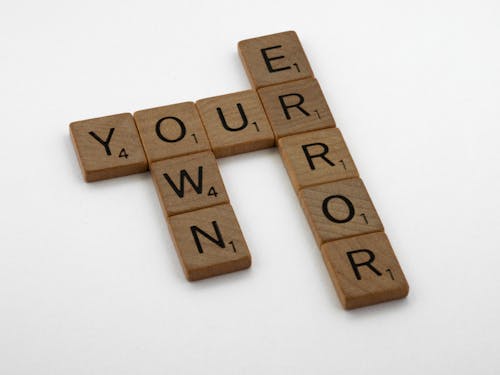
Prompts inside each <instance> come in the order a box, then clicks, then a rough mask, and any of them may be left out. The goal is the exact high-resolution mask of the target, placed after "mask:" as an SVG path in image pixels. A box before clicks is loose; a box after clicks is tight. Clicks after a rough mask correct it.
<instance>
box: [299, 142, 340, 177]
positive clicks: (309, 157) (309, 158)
mask: <svg viewBox="0 0 500 375" xmlns="http://www.w3.org/2000/svg"><path fill="white" fill-rule="evenodd" d="M313 146H320V147H321V148H322V149H323V150H322V151H321V152H320V153H319V154H314V155H311V154H310V153H309V147H313ZM302 150H303V151H304V154H305V155H306V159H307V162H308V163H309V168H311V169H312V170H313V171H314V170H315V169H316V167H315V166H314V163H313V159H314V158H321V159H323V160H324V161H326V163H327V164H328V165H331V166H332V167H334V166H335V164H333V162H332V161H331V160H330V159H328V158H327V157H326V156H325V155H326V154H328V151H329V148H328V146H327V145H326V144H324V143H320V142H318V143H310V144H308V145H302Z"/></svg>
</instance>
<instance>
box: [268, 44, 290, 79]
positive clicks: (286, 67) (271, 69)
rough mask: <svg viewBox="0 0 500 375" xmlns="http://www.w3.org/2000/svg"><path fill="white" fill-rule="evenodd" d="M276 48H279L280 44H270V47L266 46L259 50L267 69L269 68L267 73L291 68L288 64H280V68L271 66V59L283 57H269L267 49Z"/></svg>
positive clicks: (281, 57) (282, 57)
mask: <svg viewBox="0 0 500 375" xmlns="http://www.w3.org/2000/svg"><path fill="white" fill-rule="evenodd" d="M276 48H281V45H279V46H272V47H267V48H262V49H261V50H260V52H261V53H262V57H263V58H264V61H265V63H266V66H267V70H269V73H274V72H280V71H282V70H288V69H292V68H291V67H290V66H282V67H281V68H273V66H272V65H271V61H272V60H280V59H284V58H285V56H274V57H269V56H268V55H267V51H268V50H270V49H276Z"/></svg>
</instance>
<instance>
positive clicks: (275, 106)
mask: <svg viewBox="0 0 500 375" xmlns="http://www.w3.org/2000/svg"><path fill="white" fill-rule="evenodd" d="M258 94H259V96H260V99H261V100H262V105H263V106H264V110H265V111H266V114H267V118H268V119H269V123H270V124H271V127H272V128H273V130H274V134H275V135H276V139H279V138H282V137H286V136H289V135H293V134H298V133H306V132H310V131H313V130H319V129H325V128H329V127H335V120H334V119H333V116H332V113H331V112H330V108H329V107H328V104H327V103H326V100H325V97H324V96H323V92H322V91H321V87H320V86H319V84H318V81H317V80H315V79H303V80H300V81H293V82H287V83H282V84H280V85H274V86H269V87H264V88H262V89H259V90H258Z"/></svg>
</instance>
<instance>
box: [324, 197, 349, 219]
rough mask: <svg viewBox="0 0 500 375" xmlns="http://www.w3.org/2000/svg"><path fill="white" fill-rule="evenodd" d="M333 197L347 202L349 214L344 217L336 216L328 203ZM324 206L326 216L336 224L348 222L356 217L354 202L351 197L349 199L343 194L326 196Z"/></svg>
mask: <svg viewBox="0 0 500 375" xmlns="http://www.w3.org/2000/svg"><path fill="white" fill-rule="evenodd" d="M332 199H340V200H341V201H343V202H344V203H345V204H346V206H347V208H348V209H349V214H348V215H347V216H346V217H345V218H344V219H337V218H335V217H334V216H333V215H332V214H331V213H330V211H329V210H328V203H330V201H331V200H332ZM322 208H323V214H324V215H325V217H326V218H327V219H328V220H330V221H332V222H334V223H336V224H343V223H347V222H348V221H351V220H352V218H353V217H354V205H353V204H352V202H351V201H350V200H349V199H347V198H346V197H344V196H343V195H330V196H329V197H326V198H325V199H324V200H323V207H322Z"/></svg>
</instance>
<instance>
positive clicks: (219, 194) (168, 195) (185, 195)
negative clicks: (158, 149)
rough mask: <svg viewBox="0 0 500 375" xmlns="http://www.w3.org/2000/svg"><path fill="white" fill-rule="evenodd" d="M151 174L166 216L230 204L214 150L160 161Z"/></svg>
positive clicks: (153, 167) (156, 163)
mask: <svg viewBox="0 0 500 375" xmlns="http://www.w3.org/2000/svg"><path fill="white" fill-rule="evenodd" d="M151 175H152V176H153V182H154V184H155V187H156V191H157V193H158V197H159V198H160V202H161V204H162V207H163V212H164V214H165V216H166V217H167V216H171V215H175V214H180V213H183V212H188V211H194V210H197V209H200V208H204V207H209V206H214V205H216V204H221V203H228V202H229V198H228V196H227V193H226V189H225V187H224V183H223V182H222V177H221V175H220V173H219V167H218V166H217V161H216V160H215V157H214V155H213V154H212V153H211V152H210V151H205V152H200V153H197V154H189V155H185V156H179V157H176V158H173V159H166V160H161V161H156V162H154V163H153V164H151Z"/></svg>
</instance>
